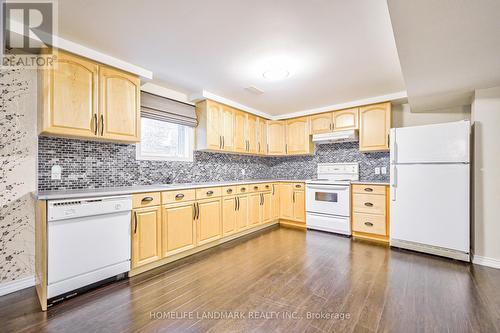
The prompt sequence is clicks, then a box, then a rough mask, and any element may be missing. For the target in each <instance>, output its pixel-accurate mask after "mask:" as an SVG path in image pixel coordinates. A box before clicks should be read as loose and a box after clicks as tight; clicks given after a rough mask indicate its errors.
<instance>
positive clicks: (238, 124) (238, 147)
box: [234, 111, 247, 153]
mask: <svg viewBox="0 0 500 333" xmlns="http://www.w3.org/2000/svg"><path fill="white" fill-rule="evenodd" d="M246 126H247V115H246V113H244V112H241V111H235V114H234V151H235V152H239V153H246V152H247V135H246V131H247V129H246Z"/></svg>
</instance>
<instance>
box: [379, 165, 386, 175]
mask: <svg viewBox="0 0 500 333" xmlns="http://www.w3.org/2000/svg"><path fill="white" fill-rule="evenodd" d="M380 172H381V173H382V174H383V175H386V174H387V168H386V167H381V168H380Z"/></svg>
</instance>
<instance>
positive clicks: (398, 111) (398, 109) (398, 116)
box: [392, 104, 471, 127]
mask: <svg viewBox="0 0 500 333" xmlns="http://www.w3.org/2000/svg"><path fill="white" fill-rule="evenodd" d="M470 117H471V111H470V106H469V105H467V106H460V107H454V108H449V109H442V110H434V111H431V112H411V109H410V105H409V104H401V105H394V106H393V107H392V127H408V126H419V125H430V124H439V123H446V122H450V121H459V120H469V119H470Z"/></svg>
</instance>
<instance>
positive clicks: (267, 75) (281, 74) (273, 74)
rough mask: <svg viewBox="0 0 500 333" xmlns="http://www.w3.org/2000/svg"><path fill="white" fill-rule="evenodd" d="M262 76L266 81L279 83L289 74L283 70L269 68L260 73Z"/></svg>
mask: <svg viewBox="0 0 500 333" xmlns="http://www.w3.org/2000/svg"><path fill="white" fill-rule="evenodd" d="M262 76H263V77H264V79H266V80H270V81H279V80H283V79H286V78H287V77H289V76H290V72H289V71H288V70H286V69H285V68H271V69H268V70H266V71H265V72H264V73H262Z"/></svg>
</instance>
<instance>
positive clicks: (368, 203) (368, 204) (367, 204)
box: [365, 202, 373, 207]
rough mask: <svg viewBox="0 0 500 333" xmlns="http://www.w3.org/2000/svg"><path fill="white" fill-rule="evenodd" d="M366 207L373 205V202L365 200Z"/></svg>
mask: <svg viewBox="0 0 500 333" xmlns="http://www.w3.org/2000/svg"><path fill="white" fill-rule="evenodd" d="M365 206H366V207H373V204H372V203H371V202H365Z"/></svg>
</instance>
